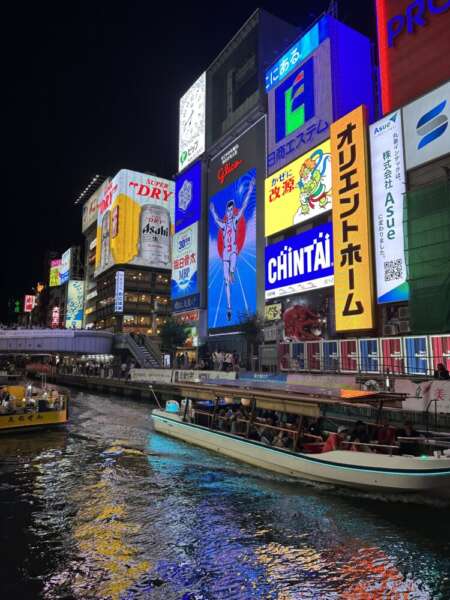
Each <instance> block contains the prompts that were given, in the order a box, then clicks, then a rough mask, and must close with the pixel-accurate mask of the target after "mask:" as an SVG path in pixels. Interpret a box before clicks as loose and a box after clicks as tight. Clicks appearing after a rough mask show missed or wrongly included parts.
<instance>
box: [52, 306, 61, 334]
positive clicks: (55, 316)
mask: <svg viewBox="0 0 450 600" xmlns="http://www.w3.org/2000/svg"><path fill="white" fill-rule="evenodd" d="M59 317H60V308H59V306H54V307H53V309H52V323H51V324H52V329H56V328H58V327H59Z"/></svg>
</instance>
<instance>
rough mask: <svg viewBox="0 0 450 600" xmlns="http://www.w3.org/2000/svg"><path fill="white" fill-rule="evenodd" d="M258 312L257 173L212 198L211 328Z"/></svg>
mask: <svg viewBox="0 0 450 600" xmlns="http://www.w3.org/2000/svg"><path fill="white" fill-rule="evenodd" d="M255 311H256V169H250V170H249V171H247V172H246V173H244V174H243V175H242V176H241V177H239V178H238V179H236V180H235V181H233V183H231V184H229V185H228V186H226V187H224V189H222V190H221V191H219V192H217V193H216V194H215V195H213V196H212V197H211V198H210V204H209V262H208V327H209V328H210V329H216V328H219V327H227V326H230V325H237V324H239V322H240V321H241V319H242V318H245V316H246V315H250V314H252V313H254V312H255Z"/></svg>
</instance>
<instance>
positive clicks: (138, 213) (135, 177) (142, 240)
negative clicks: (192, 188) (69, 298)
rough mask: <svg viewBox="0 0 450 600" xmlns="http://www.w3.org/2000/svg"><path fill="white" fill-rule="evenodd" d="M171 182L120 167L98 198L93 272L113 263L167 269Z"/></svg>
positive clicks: (171, 200) (171, 195)
mask: <svg viewBox="0 0 450 600" xmlns="http://www.w3.org/2000/svg"><path fill="white" fill-rule="evenodd" d="M174 191H175V185H174V183H173V181H169V180H167V179H162V178H161V177H156V176H155V175H147V174H145V173H136V172H134V171H128V170H126V169H122V170H121V171H119V172H118V173H117V175H116V176H115V177H114V178H113V179H112V180H111V182H110V183H109V184H108V185H107V186H106V187H105V188H104V190H103V194H102V195H101V196H100V198H99V205H98V218H97V246H96V257H95V267H96V269H95V275H96V276H98V275H99V274H100V273H102V272H103V271H105V270H106V269H108V268H109V267H111V266H113V265H114V264H129V265H136V266H142V267H155V268H161V269H170V265H171V262H170V232H171V227H172V224H173V220H174Z"/></svg>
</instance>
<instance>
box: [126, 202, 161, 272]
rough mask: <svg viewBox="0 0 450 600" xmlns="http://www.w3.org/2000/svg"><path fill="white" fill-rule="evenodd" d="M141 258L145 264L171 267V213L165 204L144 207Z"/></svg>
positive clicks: (141, 223) (140, 240)
mask: <svg viewBox="0 0 450 600" xmlns="http://www.w3.org/2000/svg"><path fill="white" fill-rule="evenodd" d="M139 259H140V260H139V263H140V264H142V265H145V266H151V267H160V268H162V269H170V215H169V211H168V210H167V209H166V208H164V207H163V206H154V205H152V204H147V205H146V206H143V207H142V212H141V219H140V239H139ZM133 262H134V261H133Z"/></svg>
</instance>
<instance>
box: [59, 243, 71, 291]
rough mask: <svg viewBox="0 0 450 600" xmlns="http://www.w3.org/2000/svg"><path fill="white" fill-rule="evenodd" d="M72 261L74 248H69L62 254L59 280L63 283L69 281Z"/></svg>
mask: <svg viewBox="0 0 450 600" xmlns="http://www.w3.org/2000/svg"><path fill="white" fill-rule="evenodd" d="M71 261H72V249H71V248H69V249H68V250H66V251H65V252H64V254H63V255H62V256H61V266H60V268H59V281H60V283H61V284H62V283H66V282H67V281H69V277H70V267H71Z"/></svg>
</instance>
